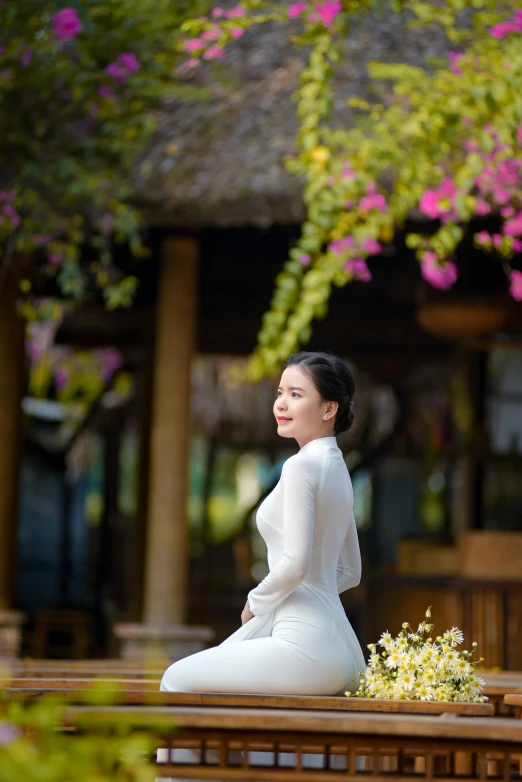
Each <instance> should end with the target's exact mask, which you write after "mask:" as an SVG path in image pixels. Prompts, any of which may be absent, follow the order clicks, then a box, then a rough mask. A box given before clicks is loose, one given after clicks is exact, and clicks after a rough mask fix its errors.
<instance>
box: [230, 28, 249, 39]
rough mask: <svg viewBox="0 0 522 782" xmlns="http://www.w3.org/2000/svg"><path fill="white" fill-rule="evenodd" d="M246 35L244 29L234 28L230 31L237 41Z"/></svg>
mask: <svg viewBox="0 0 522 782" xmlns="http://www.w3.org/2000/svg"><path fill="white" fill-rule="evenodd" d="M244 34H245V31H244V30H243V28H242V27H234V29H233V30H231V31H230V35H231V36H232V38H236V39H237V38H241V36H242V35H244Z"/></svg>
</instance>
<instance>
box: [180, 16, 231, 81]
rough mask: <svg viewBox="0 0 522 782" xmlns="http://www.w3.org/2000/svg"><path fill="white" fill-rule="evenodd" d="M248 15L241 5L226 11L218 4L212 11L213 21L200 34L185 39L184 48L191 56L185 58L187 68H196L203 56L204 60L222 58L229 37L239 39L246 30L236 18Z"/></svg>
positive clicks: (184, 64)
mask: <svg viewBox="0 0 522 782" xmlns="http://www.w3.org/2000/svg"><path fill="white" fill-rule="evenodd" d="M245 15H246V10H245V8H243V6H241V5H237V6H235V7H234V8H230V9H229V10H228V11H225V10H224V9H223V8H221V7H220V6H216V7H215V8H213V9H212V11H211V12H210V16H211V18H212V20H213V21H212V23H211V24H210V26H208V27H207V28H206V29H204V30H203V31H202V32H200V34H199V35H197V36H196V37H194V38H189V39H187V40H185V41H183V49H184V51H185V52H187V54H190V55H191V57H190V58H189V59H188V60H185V62H184V63H183V66H184V67H185V68H194V67H195V66H197V65H199V63H200V62H201V58H202V59H204V60H219V59H222V58H223V57H224V56H225V54H226V52H225V48H224V46H225V44H226V43H227V40H228V39H232V40H237V39H238V38H241V36H242V35H243V34H244V32H245V30H244V28H243V27H239V26H238V24H237V22H236V21H235V20H237V19H242V18H243V17H244V16H245Z"/></svg>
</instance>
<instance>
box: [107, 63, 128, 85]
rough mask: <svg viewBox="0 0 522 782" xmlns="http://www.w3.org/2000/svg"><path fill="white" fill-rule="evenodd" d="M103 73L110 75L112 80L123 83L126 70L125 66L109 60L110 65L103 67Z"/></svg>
mask: <svg viewBox="0 0 522 782" xmlns="http://www.w3.org/2000/svg"><path fill="white" fill-rule="evenodd" d="M105 73H106V74H107V76H110V77H111V79H114V81H117V82H118V83H119V84H123V82H124V81H125V79H126V78H127V71H126V70H125V68H122V66H121V65H118V63H116V62H111V63H110V65H107V67H106V68H105Z"/></svg>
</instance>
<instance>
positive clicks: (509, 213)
mask: <svg viewBox="0 0 522 782" xmlns="http://www.w3.org/2000/svg"><path fill="white" fill-rule="evenodd" d="M500 214H501V215H502V217H503V218H504V219H505V220H507V219H508V218H509V217H513V215H514V214H515V210H514V209H513V207H512V206H509V205H508V206H503V207H502V209H501V210H500Z"/></svg>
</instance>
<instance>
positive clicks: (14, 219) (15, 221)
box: [2, 204, 22, 228]
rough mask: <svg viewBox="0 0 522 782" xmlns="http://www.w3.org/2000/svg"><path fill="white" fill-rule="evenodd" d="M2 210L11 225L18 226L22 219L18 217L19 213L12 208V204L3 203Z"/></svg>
mask: <svg viewBox="0 0 522 782" xmlns="http://www.w3.org/2000/svg"><path fill="white" fill-rule="evenodd" d="M2 212H3V213H4V215H5V216H6V217H7V218H9V220H10V222H11V226H12V227H13V228H18V226H19V225H20V223H21V222H22V220H21V218H20V215H19V214H18V212H17V211H16V209H15V208H14V206H13V205H12V204H4V206H3V207H2Z"/></svg>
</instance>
